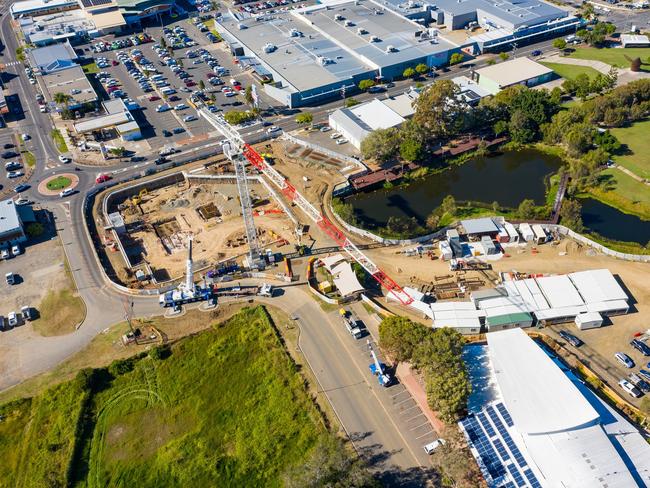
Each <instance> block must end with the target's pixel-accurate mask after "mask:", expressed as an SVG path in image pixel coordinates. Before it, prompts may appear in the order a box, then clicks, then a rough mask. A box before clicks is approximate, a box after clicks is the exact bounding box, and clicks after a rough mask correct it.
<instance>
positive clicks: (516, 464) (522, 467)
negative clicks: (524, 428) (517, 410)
mask: <svg viewBox="0 0 650 488" xmlns="http://www.w3.org/2000/svg"><path fill="white" fill-rule="evenodd" d="M495 407H496V409H495ZM460 424H461V426H462V428H463V430H464V431H465V433H466V435H467V438H468V440H469V443H470V446H471V447H472V448H473V449H472V453H473V454H474V457H476V460H477V462H478V464H479V467H480V468H481V471H482V473H483V476H484V477H485V480H486V481H487V483H488V486H489V487H490V488H541V486H542V485H541V484H540V483H539V480H538V479H537V477H536V476H535V474H534V473H533V472H532V470H531V469H530V467H529V466H528V463H527V462H526V459H525V458H524V456H523V454H522V453H521V451H520V450H519V447H518V446H517V445H516V444H515V442H514V440H513V439H512V436H511V435H510V432H509V431H508V428H507V427H506V425H507V426H508V427H513V426H514V423H513V422H512V417H510V414H509V413H508V410H507V409H506V407H505V405H504V404H503V403H501V402H498V403H496V404H492V405H488V406H487V407H485V408H484V409H483V410H482V411H481V412H478V413H477V414H472V415H470V416H468V417H467V418H465V419H463V420H462V421H461V422H460Z"/></svg>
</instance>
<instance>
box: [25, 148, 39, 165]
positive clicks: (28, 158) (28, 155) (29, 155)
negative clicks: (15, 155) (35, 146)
mask: <svg viewBox="0 0 650 488" xmlns="http://www.w3.org/2000/svg"><path fill="white" fill-rule="evenodd" d="M22 155H23V161H24V162H25V164H26V165H27V166H29V167H32V166H34V165H35V164H36V156H34V153H33V152H31V151H23V152H22Z"/></svg>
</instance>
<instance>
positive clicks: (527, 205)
mask: <svg viewBox="0 0 650 488" xmlns="http://www.w3.org/2000/svg"><path fill="white" fill-rule="evenodd" d="M517 217H519V218H520V219H532V218H535V202H534V201H533V200H530V199H526V200H523V201H522V202H521V203H520V204H519V207H517Z"/></svg>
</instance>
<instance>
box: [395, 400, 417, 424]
mask: <svg viewBox="0 0 650 488" xmlns="http://www.w3.org/2000/svg"><path fill="white" fill-rule="evenodd" d="M417 406H418V404H417V403H416V404H415V405H413V406H411V407H409V408H405V409H404V410H402V411H401V412H400V413H399V414H400V415H404V413H405V412H408V411H409V410H411V409H412V408H415V407H417ZM417 417H418V416H417V415H416V416H415V417H413V418H414V419H415V418H417ZM407 422H408V420H407Z"/></svg>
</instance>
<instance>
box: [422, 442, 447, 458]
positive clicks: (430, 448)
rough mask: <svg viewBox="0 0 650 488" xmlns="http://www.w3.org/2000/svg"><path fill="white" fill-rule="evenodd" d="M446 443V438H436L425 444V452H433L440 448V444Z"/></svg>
mask: <svg viewBox="0 0 650 488" xmlns="http://www.w3.org/2000/svg"><path fill="white" fill-rule="evenodd" d="M445 444H446V442H445V440H444V439H436V440H435V441H433V442H430V443H429V444H426V445H425V446H424V452H426V453H427V454H433V451H435V450H436V449H438V448H439V447H440V446H444V445H445Z"/></svg>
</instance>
